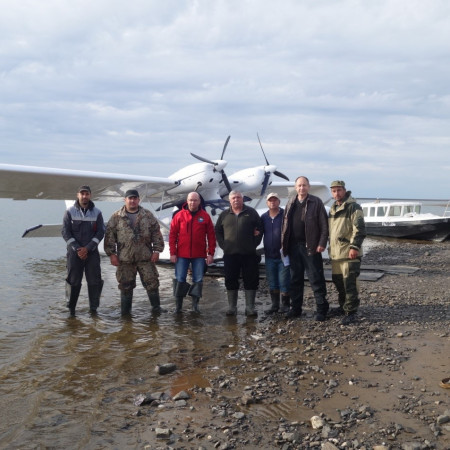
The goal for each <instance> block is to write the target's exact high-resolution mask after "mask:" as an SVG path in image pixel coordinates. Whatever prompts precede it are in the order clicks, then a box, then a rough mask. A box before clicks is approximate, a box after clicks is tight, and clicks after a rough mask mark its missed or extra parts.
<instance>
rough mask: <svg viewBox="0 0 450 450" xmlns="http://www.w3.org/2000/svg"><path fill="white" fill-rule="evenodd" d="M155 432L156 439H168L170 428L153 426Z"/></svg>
mask: <svg viewBox="0 0 450 450" xmlns="http://www.w3.org/2000/svg"><path fill="white" fill-rule="evenodd" d="M155 434H156V437H157V438H158V439H170V428H155Z"/></svg>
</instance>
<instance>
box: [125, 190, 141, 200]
mask: <svg viewBox="0 0 450 450" xmlns="http://www.w3.org/2000/svg"><path fill="white" fill-rule="evenodd" d="M127 197H139V192H138V191H137V190H136V189H128V191H127V192H125V198H127Z"/></svg>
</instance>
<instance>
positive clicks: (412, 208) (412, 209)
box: [404, 205, 420, 214]
mask: <svg viewBox="0 0 450 450" xmlns="http://www.w3.org/2000/svg"><path fill="white" fill-rule="evenodd" d="M412 213H416V214H420V205H406V206H405V211H404V214H412Z"/></svg>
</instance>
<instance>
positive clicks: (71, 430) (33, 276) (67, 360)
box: [0, 200, 446, 449]
mask: <svg viewBox="0 0 450 450" xmlns="http://www.w3.org/2000/svg"><path fill="white" fill-rule="evenodd" d="M445 203H446V202H438V205H436V202H433V203H430V205H427V207H429V208H428V210H429V212H435V213H439V214H440V213H442V209H443V206H445ZM0 205H1V207H2V211H3V214H2V215H1V217H0V236H1V237H0V239H1V247H2V258H1V259H0V300H1V312H2V313H1V315H0V379H1V384H0V424H1V425H0V447H1V448H22V449H23V448H42V447H55V448H60V447H65V448H104V447H116V448H123V447H125V446H127V447H139V436H136V435H135V432H134V430H133V428H132V427H128V426H127V421H128V420H129V418H130V417H132V416H133V414H134V413H135V412H136V409H137V408H136V407H135V406H134V405H133V398H134V396H135V395H136V394H138V393H142V392H149V391H150V392H156V391H166V392H170V393H171V394H174V393H176V392H178V391H179V390H181V389H189V388H190V387H192V386H193V385H198V386H207V385H208V383H207V375H208V373H210V372H211V371H215V370H218V368H220V366H221V365H223V364H224V362H223V361H224V359H223V356H224V354H226V353H224V352H225V350H223V351H219V349H221V348H224V346H225V347H228V346H234V347H239V345H240V342H241V340H242V338H243V336H246V335H248V334H252V333H253V332H254V331H255V328H256V326H257V324H256V323H255V322H254V321H249V322H247V321H246V319H245V316H244V315H242V314H240V315H239V316H238V317H237V319H236V320H235V321H233V320H231V321H230V320H229V319H227V318H226V317H225V316H224V312H225V310H226V300H225V294H224V293H225V289H224V285H223V281H222V279H216V278H211V279H207V280H206V281H205V289H204V299H202V303H201V310H202V314H201V315H199V316H197V315H193V314H191V313H189V312H186V313H185V314H183V316H182V318H178V319H177V318H176V316H174V315H173V314H172V311H173V299H172V298H171V290H172V288H171V286H172V277H173V269H172V268H171V267H160V280H161V297H162V304H163V306H165V307H166V308H167V309H169V310H170V312H169V313H167V314H163V315H161V316H159V317H157V318H154V317H152V316H151V314H150V305H149V302H148V299H147V296H146V294H145V292H144V291H143V289H142V287H141V285H140V283H139V282H138V288H136V290H135V298H134V302H133V317H132V319H131V320H123V319H121V317H120V313H119V298H118V290H117V284H116V280H115V275H114V268H113V267H112V266H111V265H110V264H109V259H107V258H103V259H102V272H103V278H104V279H105V286H104V291H103V295H102V300H101V306H100V310H99V314H98V316H97V317H95V318H94V317H91V316H90V314H89V312H88V308H87V299H86V297H87V296H86V291H85V286H83V289H82V292H81V295H80V300H79V306H78V308H77V317H76V318H69V317H68V313H67V309H66V307H65V301H64V278H65V257H64V254H65V244H64V241H63V240H62V238H61V239H54V238H40V239H22V238H21V235H22V232H23V231H24V230H25V229H26V228H28V227H30V226H32V225H36V224H39V223H59V222H61V219H62V214H63V212H64V204H62V203H61V202H53V201H34V202H30V201H27V202H13V201H10V200H0ZM442 205H443V206H442ZM99 206H100V207H101V209H102V210H103V211H104V215H105V218H106V219H107V218H109V215H110V213H111V212H112V211H114V210H115V209H117V207H118V204H114V205H111V204H108V205H99ZM425 212H427V210H425ZM187 308H188V302H187V301H186V302H185V309H187ZM240 309H241V310H242V300H240ZM259 309H260V311H261V309H262V306H261V305H259ZM214 349H217V350H218V351H217V359H216V360H209V361H208V363H207V364H201V365H199V364H198V361H199V359H200V357H201V355H202V352H206V351H208V352H209V351H210V350H214ZM166 362H175V363H176V364H177V366H178V367H179V369H180V370H179V371H178V372H177V375H176V376H166V377H161V376H157V375H156V374H155V373H154V367H155V365H156V364H161V363H166Z"/></svg>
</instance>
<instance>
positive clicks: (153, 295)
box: [147, 291, 166, 314]
mask: <svg viewBox="0 0 450 450" xmlns="http://www.w3.org/2000/svg"><path fill="white" fill-rule="evenodd" d="M147 295H148V299H149V300H150V304H151V305H152V313H153V314H159V313H163V312H166V310H165V309H163V308H161V301H160V298H159V291H152V292H150V291H147Z"/></svg>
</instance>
